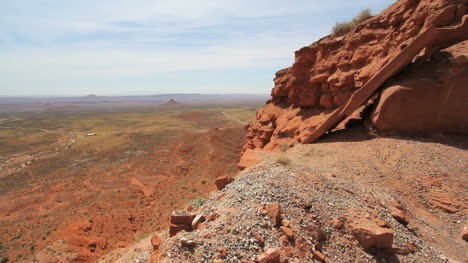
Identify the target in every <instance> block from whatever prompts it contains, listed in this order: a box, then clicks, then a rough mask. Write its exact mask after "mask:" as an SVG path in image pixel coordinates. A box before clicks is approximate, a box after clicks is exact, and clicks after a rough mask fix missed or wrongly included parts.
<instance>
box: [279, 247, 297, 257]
mask: <svg viewBox="0 0 468 263" xmlns="http://www.w3.org/2000/svg"><path fill="white" fill-rule="evenodd" d="M281 254H282V255H283V256H285V257H288V258H291V257H293V256H294V251H293V249H292V247H289V246H288V247H287V246H283V247H281Z"/></svg>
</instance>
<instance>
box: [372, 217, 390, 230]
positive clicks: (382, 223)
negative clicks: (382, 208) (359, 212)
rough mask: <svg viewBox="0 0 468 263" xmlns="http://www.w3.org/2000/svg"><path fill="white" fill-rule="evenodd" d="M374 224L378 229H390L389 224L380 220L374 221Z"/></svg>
mask: <svg viewBox="0 0 468 263" xmlns="http://www.w3.org/2000/svg"><path fill="white" fill-rule="evenodd" d="M375 223H376V224H377V225H378V226H380V227H385V228H390V226H389V224H388V223H387V222H385V221H383V220H382V219H380V218H377V219H375Z"/></svg>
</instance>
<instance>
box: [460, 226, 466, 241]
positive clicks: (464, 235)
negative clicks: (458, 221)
mask: <svg viewBox="0 0 468 263" xmlns="http://www.w3.org/2000/svg"><path fill="white" fill-rule="evenodd" d="M461 237H462V239H463V240H465V241H468V226H465V227H464V228H463V231H462V234H461Z"/></svg>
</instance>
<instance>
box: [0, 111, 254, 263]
mask: <svg viewBox="0 0 468 263" xmlns="http://www.w3.org/2000/svg"><path fill="white" fill-rule="evenodd" d="M210 114H212V113H209V112H196V113H193V114H188V115H187V116H188V117H193V118H189V119H191V120H205V123H203V125H202V127H203V128H204V129H203V130H202V129H200V130H196V131H188V130H184V131H180V132H178V133H177V134H174V132H173V131H168V132H160V133H156V134H142V133H130V134H124V133H123V134H122V136H125V137H128V141H129V143H128V144H126V145H120V146H115V147H113V148H111V149H109V150H104V151H100V152H92V151H89V152H80V151H79V150H74V149H73V148H72V149H70V150H69V151H67V152H66V154H59V155H57V156H55V157H52V158H49V159H44V160H41V161H38V162H35V163H33V164H32V165H31V166H29V167H27V168H25V169H23V170H22V171H21V172H20V173H19V174H17V175H15V176H10V177H6V178H3V179H2V189H1V190H2V194H1V195H0V244H1V245H2V249H1V250H0V253H1V254H0V256H4V257H8V258H9V259H10V261H15V262H16V261H17V262H94V261H95V260H96V259H97V258H99V257H100V256H101V255H103V254H104V253H105V252H107V251H109V250H111V249H114V248H117V247H123V246H127V245H128V244H130V243H132V242H134V240H137V239H140V238H143V237H144V236H145V233H151V232H154V231H157V230H158V229H162V228H164V227H166V226H167V222H168V217H169V214H170V212H171V211H172V210H173V209H174V208H180V207H186V205H187V203H188V201H190V200H192V199H194V198H196V197H199V196H204V195H205V194H206V193H208V192H210V191H212V190H215V184H214V180H215V179H216V178H217V177H218V176H221V175H223V176H232V175H234V174H236V173H237V162H238V160H239V152H240V149H241V142H242V139H243V137H244V135H245V131H244V129H243V127H242V126H240V125H238V124H236V123H233V122H229V124H226V123H220V124H219V125H224V126H225V128H223V129H215V128H210V127H213V126H216V123H213V122H211V123H209V122H206V119H207V118H208V119H209V116H210ZM217 114H219V113H217ZM192 115H193V116H192ZM17 182H21V184H18V183H17Z"/></svg>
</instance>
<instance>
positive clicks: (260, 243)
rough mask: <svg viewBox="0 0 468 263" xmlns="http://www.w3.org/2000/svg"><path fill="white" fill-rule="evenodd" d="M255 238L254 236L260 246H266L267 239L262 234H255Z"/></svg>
mask: <svg viewBox="0 0 468 263" xmlns="http://www.w3.org/2000/svg"><path fill="white" fill-rule="evenodd" d="M253 236H254V238H255V241H256V242H257V244H259V245H260V246H262V247H263V245H264V244H265V239H264V238H263V236H262V235H260V233H257V232H254V233H253Z"/></svg>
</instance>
